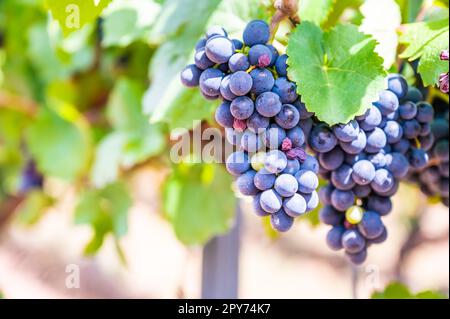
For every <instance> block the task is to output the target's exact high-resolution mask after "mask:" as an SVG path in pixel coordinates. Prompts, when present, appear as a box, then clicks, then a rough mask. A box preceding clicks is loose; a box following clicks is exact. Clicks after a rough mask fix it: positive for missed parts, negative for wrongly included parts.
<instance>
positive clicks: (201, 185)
mask: <svg viewBox="0 0 450 319" xmlns="http://www.w3.org/2000/svg"><path fill="white" fill-rule="evenodd" d="M231 182H232V177H231V176H230V175H229V174H228V173H227V172H226V171H225V169H224V168H223V167H222V166H219V165H217V164H190V163H182V164H178V165H175V166H174V168H173V172H172V174H171V175H170V176H169V178H168V179H167V181H166V183H165V185H164V189H163V205H164V212H165V214H166V216H167V218H168V219H169V221H170V222H171V223H172V225H173V228H174V230H175V234H176V236H177V238H178V239H179V240H180V241H182V242H183V243H184V244H186V245H197V244H205V243H206V242H207V241H208V240H209V239H211V238H212V237H214V236H217V235H221V234H224V233H226V232H227V231H228V230H229V229H230V228H231V226H232V222H233V217H234V215H235V209H236V198H235V196H234V193H233V191H232V190H231V187H230V185H231Z"/></svg>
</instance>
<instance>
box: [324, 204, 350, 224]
mask: <svg viewBox="0 0 450 319" xmlns="http://www.w3.org/2000/svg"><path fill="white" fill-rule="evenodd" d="M344 217H345V214H344V213H342V212H340V211H338V210H336V209H334V208H333V206H330V205H326V206H324V207H323V208H322V209H321V210H320V212H319V219H320V221H321V222H322V223H324V224H326V225H330V226H338V225H340V224H341V223H342V221H343V220H344Z"/></svg>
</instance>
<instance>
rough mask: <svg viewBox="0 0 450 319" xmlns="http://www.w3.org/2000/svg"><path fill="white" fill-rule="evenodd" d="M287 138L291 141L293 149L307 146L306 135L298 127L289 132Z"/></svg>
mask: <svg viewBox="0 0 450 319" xmlns="http://www.w3.org/2000/svg"><path fill="white" fill-rule="evenodd" d="M281 112H283V111H281ZM286 137H287V138H288V139H289V140H290V141H291V143H292V147H293V148H295V147H302V146H303V144H305V140H306V137H305V133H304V132H303V130H302V129H301V128H300V127H299V126H296V127H294V128H292V129H290V130H287V131H286Z"/></svg>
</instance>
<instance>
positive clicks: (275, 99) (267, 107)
mask: <svg viewBox="0 0 450 319" xmlns="http://www.w3.org/2000/svg"><path fill="white" fill-rule="evenodd" d="M255 106H256V110H257V111H258V113H259V114H261V115H262V116H265V117H274V116H275V115H277V114H278V113H280V111H281V107H282V104H281V100H280V97H279V96H278V95H277V94H275V93H273V92H265V93H262V94H261V95H260V96H258V97H257V98H256V101H255Z"/></svg>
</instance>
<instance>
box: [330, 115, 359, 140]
mask: <svg viewBox="0 0 450 319" xmlns="http://www.w3.org/2000/svg"><path fill="white" fill-rule="evenodd" d="M333 132H334V135H336V138H337V139H338V140H340V141H342V142H351V141H354V140H356V139H357V138H358V134H359V124H358V122H357V121H355V120H353V121H350V122H349V123H347V124H338V125H336V126H334V127H333Z"/></svg>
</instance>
